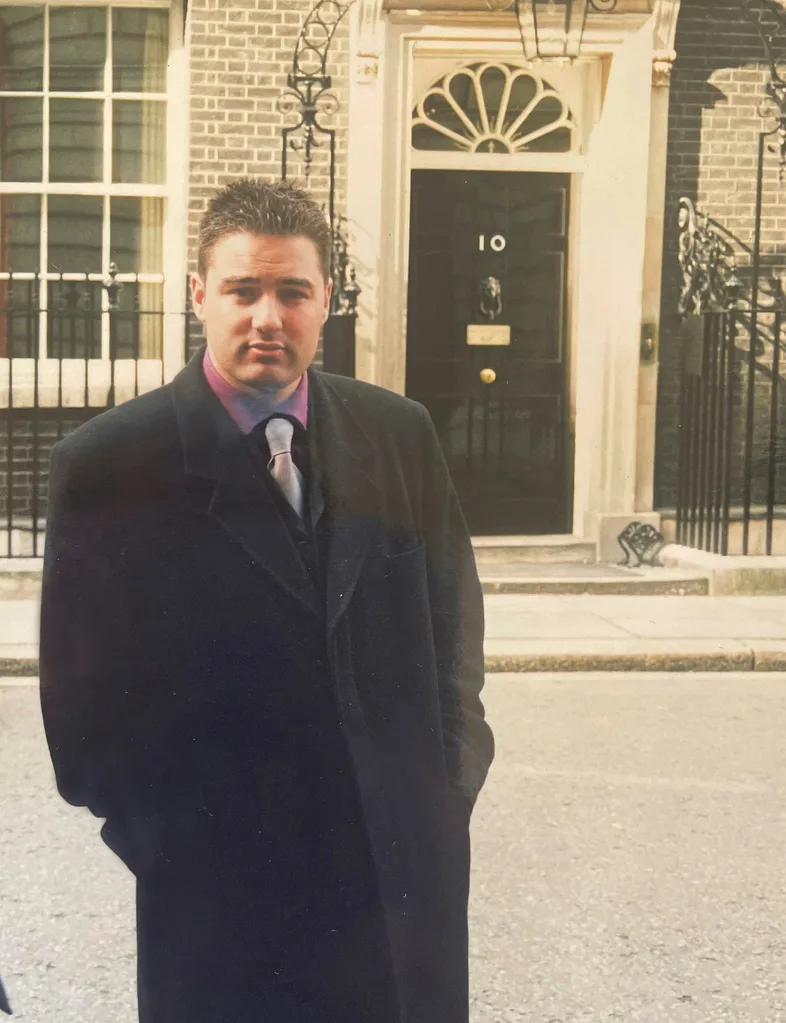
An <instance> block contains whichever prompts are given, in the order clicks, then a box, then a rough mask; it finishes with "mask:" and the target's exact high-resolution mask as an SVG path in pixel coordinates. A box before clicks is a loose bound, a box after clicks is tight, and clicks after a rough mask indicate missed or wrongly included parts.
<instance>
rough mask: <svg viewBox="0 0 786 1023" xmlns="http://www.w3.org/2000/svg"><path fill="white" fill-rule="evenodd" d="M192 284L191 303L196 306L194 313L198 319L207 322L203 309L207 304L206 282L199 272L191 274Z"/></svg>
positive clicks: (190, 280)
mask: <svg viewBox="0 0 786 1023" xmlns="http://www.w3.org/2000/svg"><path fill="white" fill-rule="evenodd" d="M189 284H190V285H191V304H192V306H193V307H194V315H195V316H196V318H197V319H198V320H201V321H202V322H203V323H204V322H205V318H204V315H203V313H202V310H203V308H204V305H205V282H204V281H203V280H202V277H201V276H200V275H199V274H198V273H194V274H191V276H190V278H189Z"/></svg>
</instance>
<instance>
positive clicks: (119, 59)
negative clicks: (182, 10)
mask: <svg viewBox="0 0 786 1023" xmlns="http://www.w3.org/2000/svg"><path fill="white" fill-rule="evenodd" d="M168 53H169V12H168V11H162V10H140V9H135V8H129V9H124V8H121V7H116V8H114V10H113V11H112V88H113V89H114V90H115V92H165V91H166V62H167V56H168Z"/></svg>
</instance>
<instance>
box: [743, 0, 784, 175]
mask: <svg viewBox="0 0 786 1023" xmlns="http://www.w3.org/2000/svg"><path fill="white" fill-rule="evenodd" d="M745 14H746V16H747V17H748V19H749V20H750V21H751V22H753V24H754V26H755V28H756V31H757V32H758V33H759V36H760V38H761V41H762V43H763V44H764V49H765V52H766V55H767V63H768V65H769V70H770V79H769V81H768V82H767V86H766V92H767V96H766V98H765V99H764V100H763V101H762V103H761V104H760V106H759V114H760V116H761V117H762V119H763V120H765V121H767V122H768V123H769V124H770V125H771V128H770V129H769V130H768V131H767V132H766V134H767V135H777V137H778V142H777V145H774V146H771V147H770V151H771V152H775V153H778V156H779V159H780V173H781V178H783V177H784V175H785V174H786V77H784V73H783V72H782V71H781V67H782V66H783V64H784V57H783V55H782V54H779V53H778V52H777V51H778V43H780V45H781V47H783V46H786V10H784V8H783V7H782V6H781V5H780V4H779V3H777V2H776V0H746V2H745Z"/></svg>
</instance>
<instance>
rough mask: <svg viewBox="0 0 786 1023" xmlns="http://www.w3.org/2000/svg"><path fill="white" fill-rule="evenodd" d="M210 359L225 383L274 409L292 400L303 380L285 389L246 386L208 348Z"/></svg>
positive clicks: (299, 379)
mask: <svg viewBox="0 0 786 1023" xmlns="http://www.w3.org/2000/svg"><path fill="white" fill-rule="evenodd" d="M207 354H208V358H209V359H210V362H211V364H212V366H213V369H214V370H215V371H216V373H218V375H219V376H220V377H221V379H222V380H223V381H224V383H226V384H228V385H229V386H230V387H233V388H234V389H235V390H236V391H240V392H241V393H242V394H247V395H248V396H249V397H251V398H257V399H258V400H259V401H260V402H263V403H264V404H265V405H269V406H270V407H273V406H275V405H281V404H283V403H284V402H285V401H286V400H287V398H291V397H292V395H293V394H294V393H295V391H296V390H297V389H298V387H300V381H301V380H302V379H303V377H302V376H299V377H298V378H297V380H293V381H292V383H291V384H287V385H286V386H285V387H281V388H278V387H275V386H270V387H266V386H265V385H264V384H259V385H258V386H253V385H252V384H246V383H243V382H241V381H239V380H235V379H234V378H233V377H232V376H230V375H229V374H228V373H226V372H225V370H224V369H223V367H222V366H221V365H220V364H219V362H218V360H217V359H215V358H214V357H213V355H212V354H211V352H210V349H209V348H208V352H207Z"/></svg>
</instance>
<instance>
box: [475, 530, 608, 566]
mask: <svg viewBox="0 0 786 1023" xmlns="http://www.w3.org/2000/svg"><path fill="white" fill-rule="evenodd" d="M472 546H473V548H474V551H475V559H476V561H477V563H478V566H479V567H481V566H486V565H489V564H500V563H503V564H516V563H518V564H524V565H553V564H571V565H594V564H595V562H596V561H597V547H596V545H595V543H594V542H593V541H592V540H583V539H582V538H581V537H578V536H570V535H562V534H556V535H553V536H476V537H473V539H472Z"/></svg>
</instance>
